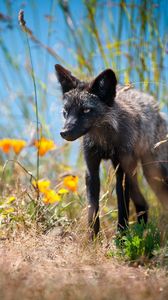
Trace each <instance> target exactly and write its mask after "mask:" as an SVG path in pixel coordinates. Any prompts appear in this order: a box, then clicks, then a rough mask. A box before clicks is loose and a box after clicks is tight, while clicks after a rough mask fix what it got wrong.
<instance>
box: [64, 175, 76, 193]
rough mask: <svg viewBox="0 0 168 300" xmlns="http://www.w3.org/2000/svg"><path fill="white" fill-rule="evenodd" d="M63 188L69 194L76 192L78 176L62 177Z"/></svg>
mask: <svg viewBox="0 0 168 300" xmlns="http://www.w3.org/2000/svg"><path fill="white" fill-rule="evenodd" d="M63 183H64V186H65V187H66V188H67V189H68V190H70V191H71V192H76V191H77V188H78V176H72V175H68V176H66V177H64V180H63Z"/></svg>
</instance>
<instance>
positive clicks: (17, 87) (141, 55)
mask: <svg viewBox="0 0 168 300" xmlns="http://www.w3.org/2000/svg"><path fill="white" fill-rule="evenodd" d="M0 2H1V3H0V31H1V37H0V63H1V74H0V104H1V111H2V113H1V118H0V299H3V300H20V299H23V300H27V299H33V300H34V299H35V300H36V299H39V300H43V299H44V300H52V299H53V300H55V299H62V300H64V299H65V300H66V299H67V300H68V299H70V300H77V299H81V300H83V299H85V300H87V299H88V300H90V299H98V300H99V299H104V300H105V299H107V300H111V299H113V300H119V299H120V300H129V299H130V300H142V299H145V300H153V299H157V300H162V299H163V300H165V299H168V276H167V275H168V273H167V272H168V242H167V240H168V222H167V220H168V214H167V212H165V211H163V210H162V207H161V205H160V204H159V203H158V201H157V199H156V197H155V195H154V193H153V192H152V191H151V189H150V188H149V186H148V185H147V182H146V181H145V179H144V177H143V175H142V171H141V168H139V172H138V174H139V175H138V182H139V185H140V189H141V191H142V193H143V195H144V196H145V198H146V199H147V200H148V203H149V206H150V213H149V223H148V225H144V224H143V223H141V224H137V223H136V213H135V208H134V207H133V204H131V207H130V218H129V223H130V224H129V229H127V230H126V232H125V234H124V235H122V234H121V233H119V232H117V216H118V208H117V199H116V179H115V175H116V169H114V168H113V167H112V166H111V164H110V162H109V161H105V162H102V164H101V170H100V177H101V195H100V221H101V231H100V234H99V236H98V237H97V238H95V239H94V240H93V241H91V240H90V239H89V233H88V224H87V223H88V221H87V212H88V204H87V196H86V188H85V170H86V166H85V163H84V158H83V153H82V146H81V140H79V141H77V142H74V143H70V142H65V141H63V139H61V137H60V131H61V128H62V126H63V118H62V102H61V100H60V99H61V97H62V95H61V89H60V85H59V83H58V81H57V79H56V76H55V71H54V65H55V64H56V63H59V64H61V65H63V66H64V67H66V68H68V69H70V70H71V71H72V73H73V74H75V76H77V77H79V78H81V79H87V80H88V79H90V78H92V77H94V76H95V75H97V74H98V73H99V72H101V71H102V70H104V69H105V68H112V69H113V70H114V71H115V73H116V75H117V78H118V81H119V82H120V83H121V84H122V85H123V88H126V89H127V88H130V87H132V86H133V87H135V88H137V89H139V90H141V91H144V92H147V93H150V94H152V95H154V96H155V98H156V101H158V104H159V106H160V109H161V110H162V111H163V112H164V113H165V114H167V112H168V97H167V96H168V84H167V82H168V73H167V66H168V40H167V28H168V6H167V1H166V0H163V1H158V2H157V3H154V2H153V1H152V0H151V1H146V0H144V1H136V0H135V1H130V0H127V1H124V0H116V1H111V0H110V1H101V0H100V1H99V0H90V1H75V0H73V1H69V2H68V1H59V0H50V1H48V0H45V1H40V0H37V1H35V0H31V1H27V2H23V1H21V0H17V1H7V0H3V1H0ZM41 2H43V4H41ZM77 12H78V13H77ZM159 142H163V141H159ZM165 142H167V140H165V141H164V143H165ZM124 184H125V182H124V181H123V185H124Z"/></svg>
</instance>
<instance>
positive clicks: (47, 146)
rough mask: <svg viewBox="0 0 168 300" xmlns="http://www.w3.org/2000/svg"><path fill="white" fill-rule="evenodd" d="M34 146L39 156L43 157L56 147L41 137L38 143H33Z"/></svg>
mask: <svg viewBox="0 0 168 300" xmlns="http://www.w3.org/2000/svg"><path fill="white" fill-rule="evenodd" d="M34 146H35V147H36V148H37V149H38V150H39V155H40V156H44V155H45V154H46V153H47V152H48V151H50V150H54V149H55V147H56V145H55V144H54V141H52V140H48V139H46V138H45V137H42V138H41V139H40V140H39V141H37V140H36V141H34Z"/></svg>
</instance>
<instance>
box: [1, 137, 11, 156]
mask: <svg viewBox="0 0 168 300" xmlns="http://www.w3.org/2000/svg"><path fill="white" fill-rule="evenodd" d="M11 147H12V143H11V139H2V140H1V141H0V148H2V151H3V152H4V153H9V151H10V150H11Z"/></svg>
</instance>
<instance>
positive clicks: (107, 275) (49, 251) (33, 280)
mask: <svg viewBox="0 0 168 300" xmlns="http://www.w3.org/2000/svg"><path fill="white" fill-rule="evenodd" d="M108 248H109V242H108V241H106V242H104V243H102V244H101V243H100V242H98V243H97V244H88V242H86V240H85V241H84V239H82V238H81V236H80V237H78V236H77V235H76V233H73V232H71V233H66V234H65V233H62V232H61V230H59V229H58V228H56V229H54V230H52V231H51V232H49V233H48V234H45V235H44V234H37V232H34V231H33V232H31V233H30V232H29V233H25V232H24V233H22V232H21V233H20V235H19V236H17V237H15V238H13V239H12V238H10V239H4V240H1V242H0V299H3V300H11V299H12V300H20V299H23V300H24V299H25V300H27V299H31V300H32V299H33V300H37V299H39V300H43V299H44V300H56V299H59V300H64V299H65V300H66V299H67V300H68V299H70V300H71V299H73V300H76V299H82V300H83V299H88V300H90V299H91V300H92V299H98V300H99V299H104V300H105V299H107V300H108V299H113V300H118V299H120V300H129V299H130V300H132V299H134V300H141V299H145V300H148V299H150V300H153V299H157V300H162V299H163V300H165V299H168V277H167V276H166V269H163V268H162V269H159V268H156V267H150V268H149V266H137V265H129V264H128V262H124V261H122V260H121V259H120V260H118V259H116V258H113V257H111V258H109V257H107V252H108Z"/></svg>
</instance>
